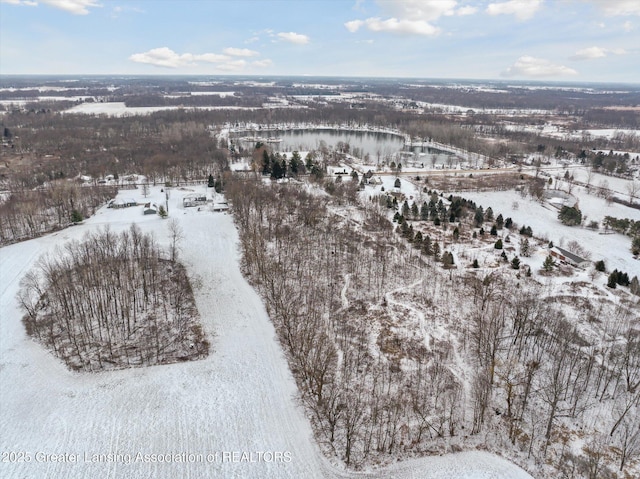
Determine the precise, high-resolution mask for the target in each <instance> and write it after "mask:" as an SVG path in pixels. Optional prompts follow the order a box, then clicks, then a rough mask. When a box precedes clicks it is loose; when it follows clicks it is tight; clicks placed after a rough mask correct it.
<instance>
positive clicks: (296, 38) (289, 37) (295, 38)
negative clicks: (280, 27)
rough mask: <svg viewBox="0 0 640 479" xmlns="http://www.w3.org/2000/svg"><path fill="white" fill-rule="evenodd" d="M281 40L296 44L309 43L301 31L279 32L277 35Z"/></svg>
mask: <svg viewBox="0 0 640 479" xmlns="http://www.w3.org/2000/svg"><path fill="white" fill-rule="evenodd" d="M277 37H278V38H280V39H281V40H285V41H287V42H291V43H296V44H298V45H306V44H307V43H309V37H308V36H306V35H303V34H302V33H295V32H280V33H278V35H277Z"/></svg>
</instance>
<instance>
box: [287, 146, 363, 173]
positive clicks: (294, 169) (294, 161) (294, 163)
mask: <svg viewBox="0 0 640 479" xmlns="http://www.w3.org/2000/svg"><path fill="white" fill-rule="evenodd" d="M301 165H302V158H301V157H300V153H298V152H297V151H294V152H293V153H291V160H290V161H289V169H290V171H291V174H292V175H294V176H295V175H297V174H298V172H299V171H300V166H301ZM356 174H357V173H356Z"/></svg>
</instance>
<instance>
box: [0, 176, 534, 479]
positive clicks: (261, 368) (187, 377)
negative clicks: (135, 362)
mask: <svg viewBox="0 0 640 479" xmlns="http://www.w3.org/2000/svg"><path fill="white" fill-rule="evenodd" d="M201 188H202V187H192V188H190V189H188V188H185V189H173V190H171V194H170V199H169V213H170V216H171V217H173V218H176V219H177V220H178V221H179V223H180V225H181V227H182V228H183V230H184V233H185V239H184V240H183V241H182V243H181V259H182V261H183V262H184V263H185V264H186V266H187V269H188V270H189V272H190V274H191V276H192V277H193V278H194V279H196V280H199V281H196V282H197V283H200V286H197V287H196V290H195V297H196V302H197V305H198V309H199V311H200V315H201V319H202V323H203V327H204V329H205V332H206V334H207V335H208V337H209V339H210V340H211V343H212V350H211V354H210V355H209V357H207V358H206V359H204V360H201V361H195V362H188V363H180V364H172V365H167V366H159V367H152V368H142V369H129V370H120V371H112V372H106V373H97V374H80V373H73V372H71V371H69V370H67V369H66V368H65V367H64V366H63V365H62V363H61V362H59V361H58V360H57V359H55V358H54V357H53V356H52V355H51V354H49V353H48V352H47V351H45V350H43V349H42V347H41V346H40V345H38V344H36V343H35V342H34V341H32V340H30V339H29V338H28V337H27V336H26V334H25V332H24V328H23V326H22V324H21V322H20V317H21V313H20V311H19V308H18V302H17V299H16V294H17V291H18V283H19V281H20V279H21V277H22V276H23V275H24V274H25V273H26V272H27V271H28V270H29V269H30V268H31V267H32V266H33V265H34V263H35V261H37V259H38V258H39V257H40V255H42V254H43V253H46V252H51V251H53V250H54V248H55V247H56V246H57V245H60V244H62V243H64V242H65V241H68V240H71V239H77V238H81V237H82V236H83V235H84V234H85V233H86V232H87V231H90V230H93V229H95V228H100V227H106V226H109V227H110V228H111V229H112V230H114V231H120V230H122V229H126V228H128V227H129V226H130V224H131V223H132V222H135V223H137V224H138V225H139V226H140V228H141V229H142V231H144V232H151V233H153V234H154V235H155V237H156V239H157V240H158V241H159V242H160V243H161V244H165V245H167V244H168V242H169V234H168V227H167V222H166V221H163V220H161V219H160V218H159V217H158V216H155V215H154V216H143V214H142V209H141V207H134V208H127V209H121V210H111V209H107V208H102V209H100V210H99V211H98V213H97V214H96V215H95V216H94V217H92V218H91V219H89V220H87V221H85V222H84V223H83V224H81V225H78V226H74V227H72V228H69V229H66V230H63V231H60V232H57V233H54V234H50V235H47V236H44V237H42V238H38V239H35V240H31V241H27V242H23V243H18V244H14V245H11V246H7V247H4V248H2V249H0V312H1V314H0V331H1V334H0V412H1V414H0V451H1V452H2V454H3V455H2V460H1V461H0V477H3V478H23V477H49V478H65V479H66V478H79V477H123V478H125V477H131V478H133V477H135V478H138V477H153V478H177V477H181V478H189V477H191V478H196V477H197V478H201V477H225V478H247V477H251V478H281V477H283V478H284V477H291V478H313V477H340V478H351V477H353V478H356V477H383V478H392V477H393V478H417V477H421V478H427V479H436V478H437V479H453V478H456V479H459V478H465V479H482V478H495V479H530V478H531V476H530V475H529V474H527V473H526V472H524V471H523V470H522V469H520V468H518V467H517V466H515V465H513V464H511V463H509V462H508V461H506V460H504V459H502V458H499V457H497V456H494V455H491V454H488V453H484V452H479V451H474V452H467V453H461V454H456V455H447V456H441V457H431V458H429V457H427V458H421V459H413V460H410V461H406V462H401V463H396V464H394V465H392V466H390V467H388V468H385V469H383V470H378V471H375V472H370V473H350V472H346V471H344V470H343V469H341V468H339V467H335V466H333V465H331V464H329V462H328V461H327V460H326V459H325V458H324V457H323V456H322V454H321V452H320V450H319V448H318V447H317V445H316V443H315V442H314V439H313V437H312V432H311V427H310V425H309V422H308V420H307V419H306V417H305V416H304V413H303V410H302V408H301V407H300V406H299V405H298V403H297V399H296V397H297V389H296V385H295V383H294V380H293V378H292V376H291V373H290V372H289V369H288V366H287V362H286V360H285V358H284V356H283V352H282V349H281V348H280V346H279V344H278V342H277V340H276V336H275V332H274V329H273V326H272V324H271V322H270V321H269V318H268V317H267V314H266V311H265V309H264V306H263V304H262V302H261V299H260V298H259V297H258V295H257V294H256V293H255V292H254V290H253V289H252V288H251V286H250V285H249V284H248V283H247V282H246V281H245V279H244V278H243V276H242V274H241V272H240V268H239V253H238V248H237V243H238V237H237V232H236V229H235V227H234V225H233V220H232V218H231V216H229V215H227V214H224V213H213V212H211V211H210V209H209V208H208V207H202V208H200V211H199V210H198V208H187V209H185V208H183V207H182V206H181V205H182V201H181V199H182V197H183V196H184V195H185V194H188V193H191V192H193V191H194V190H199V189H201ZM132 194H133V195H136V194H137V196H138V197H137V199H138V200H139V201H140V202H147V201H152V202H156V203H158V204H162V203H164V193H161V192H160V191H159V188H154V189H152V194H151V196H149V197H148V198H143V197H142V196H141V195H140V191H138V192H132V191H124V192H123V193H122V195H123V196H126V197H129V196H132ZM120 287H134V285H120ZM12 453H13V454H12ZM138 453H140V454H141V455H142V456H138ZM243 453H244V454H243ZM108 454H112V455H113V456H111V457H110V456H107V455H108ZM154 454H155V455H156V456H153V455H154ZM145 455H148V456H145ZM168 455H169V456H168ZM27 459H28V461H27ZM65 459H66V460H67V462H62V461H63V460H65ZM71 460H76V462H70V461H71Z"/></svg>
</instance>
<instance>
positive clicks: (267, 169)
mask: <svg viewBox="0 0 640 479" xmlns="http://www.w3.org/2000/svg"><path fill="white" fill-rule="evenodd" d="M262 174H263V175H269V174H271V158H270V157H269V152H268V151H267V150H263V151H262Z"/></svg>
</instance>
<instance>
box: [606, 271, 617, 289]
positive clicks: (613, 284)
mask: <svg viewBox="0 0 640 479" xmlns="http://www.w3.org/2000/svg"><path fill="white" fill-rule="evenodd" d="M617 284H618V270H617V269H616V270H615V271H613V272H612V273H611V274H610V275H609V278H608V281H607V286H609V287H610V288H611V289H616V285H617Z"/></svg>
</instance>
